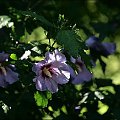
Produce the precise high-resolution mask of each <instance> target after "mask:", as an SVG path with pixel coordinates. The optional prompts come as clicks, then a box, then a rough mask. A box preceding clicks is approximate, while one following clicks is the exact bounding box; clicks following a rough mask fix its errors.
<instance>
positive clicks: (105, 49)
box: [86, 36, 116, 57]
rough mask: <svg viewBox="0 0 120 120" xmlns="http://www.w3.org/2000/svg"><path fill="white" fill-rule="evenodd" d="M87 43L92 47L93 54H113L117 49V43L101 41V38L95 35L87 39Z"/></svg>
mask: <svg viewBox="0 0 120 120" xmlns="http://www.w3.org/2000/svg"><path fill="white" fill-rule="evenodd" d="M86 45H87V46H88V47H89V48H90V50H91V52H92V53H93V54H95V53H96V54H99V55H102V56H105V57H107V56H108V55H111V54H113V53H114V52H115V50H116V44H115V43H110V42H100V40H99V39H98V38H97V37H95V36H92V37H90V38H89V39H87V40H86Z"/></svg>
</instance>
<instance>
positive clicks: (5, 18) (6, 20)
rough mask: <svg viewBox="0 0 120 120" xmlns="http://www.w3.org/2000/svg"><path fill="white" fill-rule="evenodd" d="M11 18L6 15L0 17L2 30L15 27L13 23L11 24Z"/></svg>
mask: <svg viewBox="0 0 120 120" xmlns="http://www.w3.org/2000/svg"><path fill="white" fill-rule="evenodd" d="M10 20H11V18H10V17H9V16H6V15H2V16H0V28H2V27H4V26H7V27H11V26H13V22H10Z"/></svg>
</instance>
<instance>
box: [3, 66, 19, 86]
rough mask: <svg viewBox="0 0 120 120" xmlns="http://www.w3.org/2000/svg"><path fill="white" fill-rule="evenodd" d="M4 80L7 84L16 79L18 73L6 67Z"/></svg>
mask: <svg viewBox="0 0 120 120" xmlns="http://www.w3.org/2000/svg"><path fill="white" fill-rule="evenodd" d="M5 80H6V82H8V83H9V84H12V83H14V82H16V81H17V80H18V73H16V72H14V71H12V70H11V69H10V68H6V75H5Z"/></svg>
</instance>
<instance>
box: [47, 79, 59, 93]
mask: <svg viewBox="0 0 120 120" xmlns="http://www.w3.org/2000/svg"><path fill="white" fill-rule="evenodd" d="M45 84H46V86H47V89H48V90H49V91H51V92H52V93H55V92H57V91H58V86H57V82H56V81H54V80H52V79H46V80H45Z"/></svg>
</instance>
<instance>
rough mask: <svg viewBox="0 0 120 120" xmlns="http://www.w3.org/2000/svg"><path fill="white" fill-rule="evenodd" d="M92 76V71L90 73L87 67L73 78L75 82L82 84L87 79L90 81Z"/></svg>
mask: <svg viewBox="0 0 120 120" xmlns="http://www.w3.org/2000/svg"><path fill="white" fill-rule="evenodd" d="M91 78H92V73H90V72H89V71H88V70H87V69H85V70H83V71H82V72H79V73H78V75H77V76H76V77H75V78H74V79H73V81H72V83H73V84H80V83H83V82H85V81H89V80H91Z"/></svg>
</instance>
